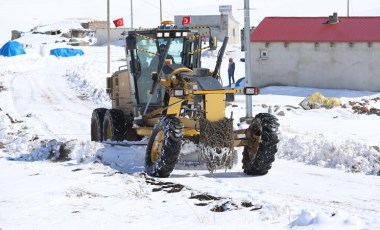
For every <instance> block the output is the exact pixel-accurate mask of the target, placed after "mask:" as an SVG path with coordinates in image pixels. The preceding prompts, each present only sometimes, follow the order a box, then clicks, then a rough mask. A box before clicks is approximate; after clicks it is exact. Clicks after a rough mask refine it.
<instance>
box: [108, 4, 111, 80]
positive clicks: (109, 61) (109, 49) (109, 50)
mask: <svg viewBox="0 0 380 230" xmlns="http://www.w3.org/2000/svg"><path fill="white" fill-rule="evenodd" d="M110 52H111V48H110V0H107V73H110V72H111V70H110V65H111V64H110V63H111V60H110Z"/></svg>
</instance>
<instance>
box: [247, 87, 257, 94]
mask: <svg viewBox="0 0 380 230" xmlns="http://www.w3.org/2000/svg"><path fill="white" fill-rule="evenodd" d="M259 93H260V88H258V87H245V88H244V94H245V95H257V94H259Z"/></svg>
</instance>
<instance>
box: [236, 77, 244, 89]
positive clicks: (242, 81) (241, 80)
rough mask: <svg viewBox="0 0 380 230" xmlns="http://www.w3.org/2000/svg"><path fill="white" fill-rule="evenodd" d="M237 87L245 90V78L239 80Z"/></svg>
mask: <svg viewBox="0 0 380 230" xmlns="http://www.w3.org/2000/svg"><path fill="white" fill-rule="evenodd" d="M235 85H236V88H244V86H245V77H242V78H240V79H239V80H237V82H236V83H235Z"/></svg>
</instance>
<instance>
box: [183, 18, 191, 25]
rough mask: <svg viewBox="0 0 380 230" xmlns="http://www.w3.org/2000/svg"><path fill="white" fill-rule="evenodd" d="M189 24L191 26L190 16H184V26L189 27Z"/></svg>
mask: <svg viewBox="0 0 380 230" xmlns="http://www.w3.org/2000/svg"><path fill="white" fill-rule="evenodd" d="M188 24H190V16H183V17H182V25H188Z"/></svg>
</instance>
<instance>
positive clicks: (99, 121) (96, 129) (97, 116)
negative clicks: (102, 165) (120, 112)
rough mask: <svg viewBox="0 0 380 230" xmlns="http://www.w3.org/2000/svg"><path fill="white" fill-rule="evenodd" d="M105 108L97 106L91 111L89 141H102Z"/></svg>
mask: <svg viewBox="0 0 380 230" xmlns="http://www.w3.org/2000/svg"><path fill="white" fill-rule="evenodd" d="M106 111H107V109H105V108H98V109H94V110H93V111H92V116H91V141H103V121H104V114H105V113H106Z"/></svg>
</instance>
